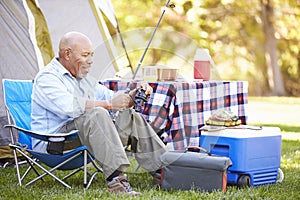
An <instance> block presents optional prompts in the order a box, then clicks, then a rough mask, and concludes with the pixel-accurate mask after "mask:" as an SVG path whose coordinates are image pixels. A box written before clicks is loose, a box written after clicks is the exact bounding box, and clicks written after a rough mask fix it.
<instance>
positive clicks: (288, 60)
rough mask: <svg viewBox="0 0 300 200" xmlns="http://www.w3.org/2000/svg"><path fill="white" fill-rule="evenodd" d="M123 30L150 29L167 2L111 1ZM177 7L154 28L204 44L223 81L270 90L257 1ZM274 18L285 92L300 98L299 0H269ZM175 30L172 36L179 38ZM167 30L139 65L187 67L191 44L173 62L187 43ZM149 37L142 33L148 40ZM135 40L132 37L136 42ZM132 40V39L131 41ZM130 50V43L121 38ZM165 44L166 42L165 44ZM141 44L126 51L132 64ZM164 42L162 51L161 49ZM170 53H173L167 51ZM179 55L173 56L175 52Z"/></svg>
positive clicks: (258, 91) (182, 2)
mask: <svg viewBox="0 0 300 200" xmlns="http://www.w3.org/2000/svg"><path fill="white" fill-rule="evenodd" d="M112 2H113V5H114V7H115V11H116V15H117V18H118V20H119V24H120V27H121V30H122V32H127V31H132V30H135V29H140V28H145V27H154V26H155V25H156V23H157V21H158V19H159V16H160V15H161V12H162V11H161V8H163V7H164V6H165V3H166V1H159V0H155V1H152V0H151V1H150V0H145V1H129V0H123V1H116V0H112ZM172 2H174V3H175V5H176V7H175V8H174V9H173V10H169V9H168V10H167V12H166V14H165V15H164V18H163V20H162V22H161V24H160V26H159V31H161V30H170V31H173V32H178V33H181V34H183V35H185V36H186V37H187V38H190V40H191V41H194V42H195V43H196V44H197V47H201V48H208V49H209V50H210V53H211V55H212V58H213V59H214V61H215V63H216V65H217V70H218V71H219V74H221V75H222V76H221V77H220V78H221V79H223V80H247V81H249V94H250V95H266V94H268V91H269V89H270V88H269V83H268V76H267V66H266V61H265V47H264V46H265V36H264V32H263V25H262V18H261V10H262V7H261V2H263V1H259V0H254V1H233V0H216V1H211V0H202V1H196V0H195V1H191V0H174V1H172ZM270 2H271V4H270V5H271V6H272V7H273V9H274V16H273V18H272V19H271V21H272V22H273V25H274V27H275V38H276V40H277V41H276V42H277V48H278V49H277V55H278V65H279V67H280V69H281V73H282V76H283V82H284V85H285V89H286V90H287V93H288V95H291V96H300V89H299V80H300V45H299V43H300V35H299V32H300V30H299V29H300V28H299V27H300V6H299V5H300V3H299V1H294V0H284V1H279V0H273V1H272V0H271V1H270ZM178 35H179V34H177V36H178ZM177 36H174V35H172V36H171V35H169V34H162V35H159V36H156V37H159V38H160V39H161V41H162V42H161V44H162V46H154V49H152V51H151V52H149V53H148V54H147V56H146V59H145V62H144V63H143V64H144V65H155V64H162V65H174V63H175V64H177V65H179V66H178V67H182V68H183V67H185V68H188V70H191V68H190V66H191V65H192V60H193V55H194V52H195V48H196V47H191V49H190V52H188V53H189V54H182V56H181V57H183V59H182V60H186V62H179V64H178V62H173V63H172V64H170V63H169V62H168V60H172V59H174V57H175V56H174V54H176V53H174V52H180V51H179V49H180V48H182V47H183V46H188V45H189V43H186V40H182V41H181V40H180V38H181V37H177ZM149 39H150V36H149V35H147V36H144V37H143V41H148V40H149ZM136 41H138V38H136V40H135V42H136ZM133 43H134V42H133ZM125 44H126V45H127V47H128V48H129V49H133V48H131V46H132V45H133V44H132V43H131V41H128V40H127V38H125ZM168 45H169V46H168ZM145 46H146V45H143V46H140V51H139V52H135V53H136V54H131V53H130V58H132V60H133V64H134V66H136V63H137V62H138V61H139V58H140V56H141V54H142V50H144V48H145ZM165 46H168V48H167V52H168V53H166V51H164V50H165V49H166V48H165ZM172 52H173V54H172ZM177 55H178V54H177ZM149 57H150V58H149Z"/></svg>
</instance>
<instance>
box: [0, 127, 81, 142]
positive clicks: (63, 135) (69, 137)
mask: <svg viewBox="0 0 300 200" xmlns="http://www.w3.org/2000/svg"><path fill="white" fill-rule="evenodd" d="M4 128H14V129H17V130H18V131H22V132H23V133H25V134H26V135H28V136H30V137H34V138H36V139H39V140H43V141H49V138H64V139H65V141H71V140H74V139H76V138H77V135H78V130H72V131H70V132H67V133H53V134H45V133H39V132H35V131H31V130H27V129H24V128H21V127H18V126H16V125H14V124H7V125H4Z"/></svg>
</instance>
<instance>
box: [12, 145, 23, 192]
mask: <svg viewBox="0 0 300 200" xmlns="http://www.w3.org/2000/svg"><path fill="white" fill-rule="evenodd" d="M13 152H14V158H15V163H16V170H17V176H18V182H19V185H20V186H22V181H21V176H20V169H19V163H18V157H17V151H16V149H14V150H13Z"/></svg>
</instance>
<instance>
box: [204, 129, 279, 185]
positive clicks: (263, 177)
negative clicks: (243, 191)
mask: <svg viewBox="0 0 300 200" xmlns="http://www.w3.org/2000/svg"><path fill="white" fill-rule="evenodd" d="M200 146H201V147H203V148H205V149H207V150H208V151H209V152H210V153H212V154H216V155H222V156H227V157H229V158H230V159H231V161H232V166H231V167H229V168H228V172H227V183H228V184H233V185H238V186H241V187H244V186H257V185H263V184H270V183H275V182H276V181H277V179H278V173H280V172H281V170H280V169H279V167H280V157H281V134H280V129H279V128H278V127H263V128H262V130H251V129H237V128H227V129H224V130H219V131H201V137H200Z"/></svg>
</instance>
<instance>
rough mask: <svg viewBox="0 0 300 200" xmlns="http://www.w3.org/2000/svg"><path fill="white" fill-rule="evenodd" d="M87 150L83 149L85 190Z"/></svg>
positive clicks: (85, 185) (84, 181) (85, 183)
mask: <svg viewBox="0 0 300 200" xmlns="http://www.w3.org/2000/svg"><path fill="white" fill-rule="evenodd" d="M86 166H87V150H84V151H83V174H84V175H83V187H84V190H86V187H87V169H86V168H87V167H86Z"/></svg>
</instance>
